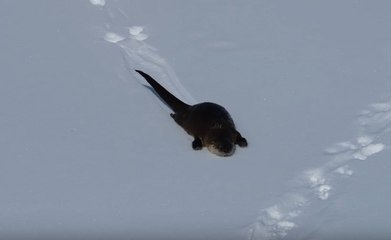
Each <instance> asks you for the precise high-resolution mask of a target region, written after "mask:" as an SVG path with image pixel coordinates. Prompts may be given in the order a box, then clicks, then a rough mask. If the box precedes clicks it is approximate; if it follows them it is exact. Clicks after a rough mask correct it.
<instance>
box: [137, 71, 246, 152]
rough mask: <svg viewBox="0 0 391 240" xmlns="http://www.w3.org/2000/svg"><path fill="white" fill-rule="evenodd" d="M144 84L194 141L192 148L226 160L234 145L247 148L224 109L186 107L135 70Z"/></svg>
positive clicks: (206, 105)
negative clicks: (169, 109) (163, 103)
mask: <svg viewBox="0 0 391 240" xmlns="http://www.w3.org/2000/svg"><path fill="white" fill-rule="evenodd" d="M135 71H136V72H138V73H139V74H141V76H143V77H144V78H145V80H147V82H148V83H149V84H150V85H151V86H152V87H153V89H154V90H155V91H156V93H157V94H158V95H159V96H160V97H161V98H162V99H163V100H164V102H166V104H167V105H168V106H169V107H170V108H171V109H172V110H173V111H174V113H171V117H172V118H173V119H174V120H175V122H176V123H178V124H179V126H181V127H182V128H183V129H184V130H185V131H186V132H187V133H188V134H190V135H191V136H193V137H194V141H193V143H192V147H193V149H194V150H200V149H202V147H207V148H208V150H209V151H210V152H212V153H214V154H216V155H218V156H230V155H232V154H233V153H234V152H235V145H236V144H237V145H239V146H240V147H247V140H246V139H245V138H244V137H242V135H241V134H240V133H239V132H238V131H237V130H236V128H235V124H234V122H233V120H232V118H231V116H230V114H229V113H228V111H227V110H225V108H224V107H222V106H220V105H218V104H216V103H211V102H203V103H198V104H195V105H188V104H186V103H184V102H182V101H181V100H179V99H178V98H177V97H175V96H174V95H172V94H171V93H170V92H168V91H167V90H166V89H165V88H164V87H162V86H161V85H160V84H159V83H158V82H156V81H155V80H154V79H153V78H152V77H151V76H149V75H148V74H146V73H144V72H142V71H140V70H135Z"/></svg>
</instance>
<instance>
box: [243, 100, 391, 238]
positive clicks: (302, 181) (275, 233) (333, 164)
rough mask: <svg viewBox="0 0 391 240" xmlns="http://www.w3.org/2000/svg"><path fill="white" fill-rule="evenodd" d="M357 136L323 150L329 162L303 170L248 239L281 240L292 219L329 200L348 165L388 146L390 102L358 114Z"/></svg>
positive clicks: (346, 173)
mask: <svg viewBox="0 0 391 240" xmlns="http://www.w3.org/2000/svg"><path fill="white" fill-rule="evenodd" d="M357 123H358V126H359V130H358V132H359V137H357V138H353V140H350V141H344V142H338V143H336V144H333V145H332V146H330V147H328V148H326V149H325V150H324V152H325V154H326V156H328V158H329V160H328V161H327V162H326V163H325V164H324V165H322V166H320V167H318V168H314V169H311V170H307V171H304V172H303V173H302V174H300V175H299V176H298V178H297V179H295V180H294V181H293V182H295V183H296V184H295V187H294V190H293V191H292V192H290V193H287V194H285V195H284V196H283V197H282V199H281V200H280V201H278V202H277V203H276V204H274V205H272V206H271V207H268V208H266V209H263V210H262V211H261V214H260V215H259V216H258V218H257V220H256V221H255V222H254V223H253V224H252V225H251V226H250V227H249V229H248V234H249V239H251V240H261V239H262V240H271V239H282V238H284V237H285V236H287V235H288V232H289V231H290V230H292V229H293V228H295V227H297V224H296V223H295V222H294V219H295V218H297V217H299V216H300V214H301V213H302V211H303V210H304V208H305V207H307V206H309V205H310V204H311V203H314V200H315V199H318V200H320V201H326V200H328V199H329V198H330V197H331V195H332V190H333V186H332V184H333V183H334V185H337V183H338V179H339V177H345V178H346V177H350V176H352V175H353V174H354V171H353V170H352V169H350V167H349V165H348V163H349V162H351V161H355V160H362V161H363V160H367V159H369V158H370V157H372V156H373V155H374V154H376V153H379V152H381V151H383V150H384V149H385V148H386V146H387V144H389V143H387V144H386V143H383V142H381V141H380V140H381V139H382V137H384V136H385V135H386V134H388V133H389V132H390V131H391V102H382V103H375V104H371V105H370V106H369V108H368V109H366V110H363V111H361V112H360V114H359V117H358V120H357Z"/></svg>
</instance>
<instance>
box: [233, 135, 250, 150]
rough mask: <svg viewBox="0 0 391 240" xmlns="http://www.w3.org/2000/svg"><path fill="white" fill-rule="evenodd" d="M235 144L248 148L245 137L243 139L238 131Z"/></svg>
mask: <svg viewBox="0 0 391 240" xmlns="http://www.w3.org/2000/svg"><path fill="white" fill-rule="evenodd" d="M235 144H238V145H239V147H247V146H248V143H247V140H246V139H245V138H244V137H242V135H241V134H240V133H239V132H238V131H236V140H235Z"/></svg>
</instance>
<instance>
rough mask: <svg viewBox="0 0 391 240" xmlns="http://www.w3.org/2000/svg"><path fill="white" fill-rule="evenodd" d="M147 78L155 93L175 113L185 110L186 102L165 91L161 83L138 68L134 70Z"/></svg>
mask: <svg viewBox="0 0 391 240" xmlns="http://www.w3.org/2000/svg"><path fill="white" fill-rule="evenodd" d="M135 71H136V72H138V73H139V74H140V75H141V76H143V77H144V78H145V80H147V82H148V83H149V84H150V85H151V86H152V87H153V89H154V90H155V91H156V92H157V94H158V95H159V96H160V97H161V98H162V99H163V100H164V101H165V102H166V104H167V105H168V106H169V107H170V108H171V109H172V110H173V111H174V112H175V113H176V112H180V111H182V110H185V109H187V108H188V107H189V105H187V104H186V103H184V102H182V101H181V100H179V99H178V98H177V97H175V96H174V95H172V94H171V93H170V92H169V91H167V90H166V89H165V88H164V87H163V86H162V85H160V84H159V83H158V82H156V81H155V79H153V78H152V77H151V76H149V75H148V74H146V73H144V72H143V71H140V70H135Z"/></svg>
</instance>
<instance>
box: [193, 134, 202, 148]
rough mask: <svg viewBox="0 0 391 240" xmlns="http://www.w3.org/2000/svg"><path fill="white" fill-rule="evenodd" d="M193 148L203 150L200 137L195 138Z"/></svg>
mask: <svg viewBox="0 0 391 240" xmlns="http://www.w3.org/2000/svg"><path fill="white" fill-rule="evenodd" d="M192 147H193V149H194V150H201V149H202V142H201V139H200V138H198V137H194V141H193V143H192Z"/></svg>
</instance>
